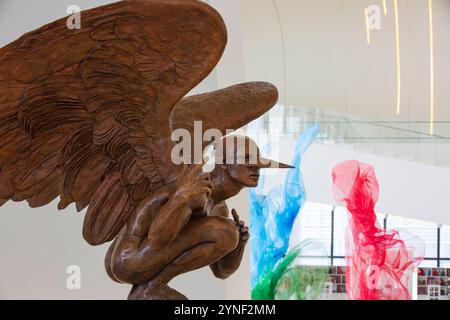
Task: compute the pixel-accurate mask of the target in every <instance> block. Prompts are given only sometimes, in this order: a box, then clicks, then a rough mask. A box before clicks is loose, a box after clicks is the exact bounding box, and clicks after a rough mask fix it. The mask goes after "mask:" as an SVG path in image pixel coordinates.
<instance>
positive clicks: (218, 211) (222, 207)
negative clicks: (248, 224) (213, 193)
mask: <svg viewBox="0 0 450 320" xmlns="http://www.w3.org/2000/svg"><path fill="white" fill-rule="evenodd" d="M210 216H215V217H224V218H228V217H229V216H230V209H229V208H228V206H227V204H226V202H225V201H222V202H219V203H218V204H216V205H215V206H214V207H213V209H212V210H211V213H210Z"/></svg>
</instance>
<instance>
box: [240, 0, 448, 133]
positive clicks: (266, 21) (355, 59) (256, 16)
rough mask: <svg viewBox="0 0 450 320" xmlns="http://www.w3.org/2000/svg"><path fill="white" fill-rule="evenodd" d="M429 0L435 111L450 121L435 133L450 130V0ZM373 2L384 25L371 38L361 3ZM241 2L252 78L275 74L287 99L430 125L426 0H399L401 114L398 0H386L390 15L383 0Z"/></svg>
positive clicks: (290, 102)
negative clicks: (395, 7)
mask: <svg viewBox="0 0 450 320" xmlns="http://www.w3.org/2000/svg"><path fill="white" fill-rule="evenodd" d="M432 2H433V11H432V12H433V30H434V37H433V39H434V55H433V57H434V83H435V87H434V99H435V104H434V108H435V117H434V119H435V121H444V122H445V121H447V123H436V124H435V127H434V133H435V134H438V135H447V136H450V134H449V133H450V124H449V123H448V122H450V90H449V88H447V87H448V85H449V84H450V63H449V62H448V58H449V57H450V1H449V0H433V1H432ZM370 5H377V6H379V7H380V9H381V16H380V18H381V20H380V23H381V29H380V30H372V32H371V44H370V45H368V44H367V39H366V19H365V14H364V8H366V7H368V6H370ZM241 6H242V23H243V39H244V52H245V76H246V79H247V80H255V79H258V80H267V81H272V82H274V83H275V84H276V85H277V86H278V87H279V88H280V93H281V95H280V96H281V102H282V103H284V104H287V105H298V106H302V107H315V108H324V109H330V110H332V111H334V112H339V113H346V114H352V115H358V116H363V117H367V118H369V119H383V120H387V121H393V122H398V121H406V122H413V121H419V122H425V123H424V124H423V130H424V131H427V132H428V128H429V123H428V122H429V120H430V106H431V102H430V101H431V100H430V97H431V93H430V92H431V90H430V83H431V82H430V70H431V69H430V45H429V43H430V32H429V30H430V29H429V25H430V24H429V21H430V20H429V7H428V1H427V0H398V21H399V41H400V47H399V50H400V62H401V63H400V66H401V72H400V80H401V90H400V114H399V115H397V112H396V109H397V58H396V57H397V56H396V32H395V30H396V28H395V14H394V0H386V8H387V15H386V16H385V15H384V13H383V1H382V0H368V1H367V0H314V1H310V0H241ZM277 12H278V13H277ZM278 17H279V18H280V19H278ZM283 40H284V41H283ZM415 128H417V127H415Z"/></svg>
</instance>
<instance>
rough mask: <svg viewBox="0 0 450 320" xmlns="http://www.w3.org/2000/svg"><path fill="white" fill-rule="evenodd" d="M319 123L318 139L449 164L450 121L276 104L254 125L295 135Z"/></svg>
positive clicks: (434, 163) (369, 150)
mask: <svg viewBox="0 0 450 320" xmlns="http://www.w3.org/2000/svg"><path fill="white" fill-rule="evenodd" d="M312 124H320V127H321V133H320V136H319V138H318V141H319V142H321V143H328V144H329V143H331V144H336V145H340V146H343V147H348V148H354V149H357V150H360V151H366V152H373V153H376V154H381V155H385V156H391V157H396V158H400V159H404V160H411V161H418V162H423V163H427V164H432V165H437V166H445V167H450V121H436V122H435V123H434V128H435V133H436V134H434V135H430V134H428V131H429V126H430V123H429V122H428V121H386V120H380V119H366V118H362V117H358V116H354V115H347V114H339V113H336V112H332V111H329V110H323V109H314V108H304V107H297V106H282V105H277V106H276V107H274V108H273V109H272V110H271V111H270V112H269V113H267V114H266V115H264V116H263V117H262V118H260V119H258V120H256V121H255V123H254V124H253V126H255V125H256V126H257V127H258V128H259V129H260V130H261V129H262V130H267V131H268V132H275V131H277V132H279V133H281V134H282V135H285V136H291V137H297V136H298V134H299V133H301V132H303V131H304V130H305V129H306V128H307V127H308V126H310V125H312Z"/></svg>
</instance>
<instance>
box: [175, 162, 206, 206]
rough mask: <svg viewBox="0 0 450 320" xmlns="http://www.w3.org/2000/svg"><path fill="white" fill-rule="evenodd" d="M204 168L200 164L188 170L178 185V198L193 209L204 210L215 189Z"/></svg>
mask: <svg viewBox="0 0 450 320" xmlns="http://www.w3.org/2000/svg"><path fill="white" fill-rule="evenodd" d="M202 167H203V165H200V164H198V165H193V166H192V167H190V168H188V169H186V170H185V172H184V174H183V175H182V176H181V178H180V179H179V180H178V183H177V191H176V197H177V198H181V199H183V200H184V201H186V202H187V203H189V206H190V208H191V209H199V208H203V207H204V206H205V203H206V201H207V200H208V198H209V197H210V195H211V192H212V189H213V183H212V182H211V180H210V176H209V173H204V172H203V170H202Z"/></svg>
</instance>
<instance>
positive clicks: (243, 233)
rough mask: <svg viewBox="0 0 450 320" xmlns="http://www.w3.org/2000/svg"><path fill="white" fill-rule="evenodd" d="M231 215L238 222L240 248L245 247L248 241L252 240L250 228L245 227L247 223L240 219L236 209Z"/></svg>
mask: <svg viewBox="0 0 450 320" xmlns="http://www.w3.org/2000/svg"><path fill="white" fill-rule="evenodd" d="M231 214H232V215H233V220H234V221H235V222H236V225H237V226H238V228H239V244H238V246H239V245H240V246H244V245H245V244H246V243H247V241H248V239H250V232H249V230H248V227H247V226H245V222H244V221H242V220H240V219H239V215H238V213H237V212H236V210H235V209H232V210H231Z"/></svg>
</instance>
